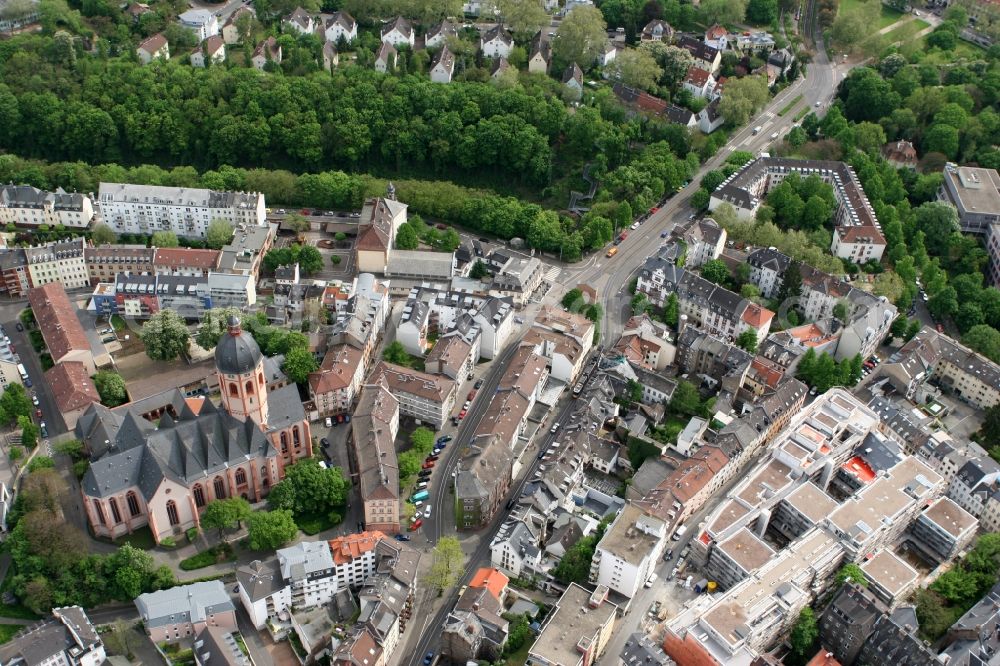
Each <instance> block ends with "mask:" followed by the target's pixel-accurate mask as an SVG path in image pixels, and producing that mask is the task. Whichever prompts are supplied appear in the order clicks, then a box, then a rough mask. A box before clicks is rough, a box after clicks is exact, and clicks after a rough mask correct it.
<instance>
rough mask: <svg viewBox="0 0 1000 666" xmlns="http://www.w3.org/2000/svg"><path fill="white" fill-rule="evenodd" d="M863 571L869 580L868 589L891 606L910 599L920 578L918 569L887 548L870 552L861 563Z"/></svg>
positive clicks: (893, 606)
mask: <svg viewBox="0 0 1000 666" xmlns="http://www.w3.org/2000/svg"><path fill="white" fill-rule="evenodd" d="M861 572H862V573H863V574H864V575H865V580H867V581H868V589H869V590H871V591H872V592H873V593H874V594H875V596H876V597H878V599H879V601H881V602H882V603H884V604H885V605H887V606H888V607H889V608H895V607H896V606H898V605H899V604H900V602H902V601H904V600H905V599H908V598H909V597H910V595H911V594H913V591H914V590H915V589H916V588H917V582H918V581H919V580H920V574H919V573H918V572H917V570H916V569H914V568H913V567H911V566H910V565H909V564H907V563H906V560H904V559H902V558H901V557H899V556H898V555H896V554H895V553H893V552H892V551H891V550H889V549H887V548H883V549H881V550H879V551H877V552H875V553H869V554H868V555H867V556H866V558H865V561H864V562H862V563H861Z"/></svg>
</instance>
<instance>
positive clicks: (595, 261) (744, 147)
mask: <svg viewBox="0 0 1000 666" xmlns="http://www.w3.org/2000/svg"><path fill="white" fill-rule="evenodd" d="M850 67H851V65H850V64H844V65H838V64H837V63H835V62H830V60H829V59H828V58H827V56H826V51H825V49H824V48H823V45H822V41H821V40H819V41H818V45H817V48H816V51H815V57H814V60H813V63H812V64H810V65H809V66H808V73H807V76H806V77H805V78H800V79H799V80H797V81H796V82H795V83H793V84H792V85H790V86H789V87H787V88H785V89H784V90H783V91H781V93H779V94H778V95H777V96H776V97H775V98H774V99H773V100H772V101H771V103H770V104H769V105H768V106H767V107H765V108H764V110H763V111H761V112H760V113H759V114H757V116H756V117H754V118H752V119H751V120H750V122H748V123H747V126H746V127H744V128H743V129H741V130H739V131H737V132H736V133H735V134H733V136H732V137H731V138H730V140H729V143H727V144H726V145H725V146H724V147H723V148H722V149H721V150H720V151H719V152H718V153H717V154H716V155H715V156H714V157H713V158H711V159H709V160H708V161H707V162H705V163H704V164H703V165H702V167H701V169H700V170H699V171H698V172H697V173H696V174H695V175H694V177H692V178H691V180H690V182H689V183H688V185H687V187H685V188H683V189H682V190H681V191H680V192H678V193H676V194H675V195H674V196H673V197H671V198H670V199H668V200H667V201H666V202H665V203H664V204H663V205H662V206H660V209H659V210H658V211H657V212H655V213H653V214H652V215H650V216H649V218H647V219H646V220H645V221H644V222H643V223H642V225H641V226H640V227H639V228H638V229H636V230H635V231H633V232H631V233H630V234H629V236H628V238H626V239H625V240H624V241H623V242H622V243H621V244H620V245H619V246H618V253H617V254H616V255H615V256H614V257H612V258H608V257H606V256H605V255H604V253H603V252H601V253H596V254H595V255H594V256H593V257H591V258H590V259H589V260H588V261H587V262H586V265H585V266H584V267H583V270H578V271H572V272H569V275H568V277H567V278H565V279H564V281H563V284H564V285H566V286H572V285H575V284H578V283H583V284H588V285H590V286H592V287H594V288H596V289H597V290H598V292H599V293H600V294H601V300H602V305H603V306H604V312H605V313H606V315H605V317H604V321H603V322H602V327H601V339H602V340H615V339H617V337H618V336H619V335H620V334H621V331H622V325H623V323H624V321H625V320H626V319H627V317H628V315H629V313H628V311H627V310H628V304H629V300H630V299H631V295H630V294H629V293H628V290H627V289H626V287H627V285H628V283H629V281H630V280H631V278H632V276H633V275H634V274H635V272H636V271H637V270H638V269H639V267H640V266H641V265H642V263H643V262H644V261H645V260H646V258H647V257H648V256H649V255H650V253H651V248H653V247H656V246H657V244H658V243H659V242H660V235H661V234H662V233H663V232H669V231H671V230H673V228H674V226H676V224H677V223H678V222H680V221H682V220H684V219H686V218H687V217H688V215H689V214H691V213H693V212H694V210H693V209H692V208H691V206H690V203H689V202H690V199H691V195H692V194H694V193H695V192H696V191H697V190H698V188H699V183H700V182H701V179H702V177H703V176H704V175H705V174H706V173H708V172H709V171H711V170H713V169H717V168H719V167H720V166H722V164H723V163H724V162H725V161H726V159H727V158H728V157H729V156H730V155H731V154H732V153H733V152H735V151H737V150H740V151H748V152H751V153H754V154H757V153H760V152H766V151H767V148H768V146H770V144H771V143H772V142H773V141H775V139H772V136H773V135H775V134H777V135H778V137H779V138H780V137H783V136H784V135H785V134H787V133H788V131H789V130H790V129H791V128H792V125H794V124H795V121H794V115H795V114H794V113H788V114H785V116H783V117H782V116H779V115H778V111H780V110H781V109H782V108H784V107H785V106H786V105H787V104H788V103H789V102H790V101H791V100H793V99H795V98H796V97H798V96H799V95H802V102H800V105H799V106H797V107H796V108H801V105H802V104H805V105H807V106H809V107H810V108H813V109H816V108H820V107H826V106H827V105H829V103H830V101H831V100H832V99H833V96H834V93H835V92H836V85H837V83H838V82H839V81H840V79H841V78H842V76H843V75H844V73H845V72H846V71H848V70H849V69H850ZM755 128H760V129H756V130H755Z"/></svg>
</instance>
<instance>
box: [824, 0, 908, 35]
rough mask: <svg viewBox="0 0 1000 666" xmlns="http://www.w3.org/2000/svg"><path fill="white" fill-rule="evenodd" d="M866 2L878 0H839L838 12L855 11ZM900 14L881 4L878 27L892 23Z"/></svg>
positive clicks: (900, 16)
mask: <svg viewBox="0 0 1000 666" xmlns="http://www.w3.org/2000/svg"><path fill="white" fill-rule="evenodd" d="M866 2H878V0H840V10H839V12H840V13H844V14H849V13H851V12H856V11H858V10H859V9H861V7H862V6H864V4H865V3H866ZM902 16H903V14H902V13H900V12H897V11H896V10H895V9H891V8H889V7H886V6H885V5H882V13H881V16H879V22H878V27H879V29H880V30H881V29H882V28H884V27H886V26H888V25H892V24H893V23H895V22H896V21H898V20H899V19H900V18H902Z"/></svg>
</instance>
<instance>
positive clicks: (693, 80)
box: [683, 67, 715, 98]
mask: <svg viewBox="0 0 1000 666" xmlns="http://www.w3.org/2000/svg"><path fill="white" fill-rule="evenodd" d="M683 87H684V90H687V91H688V92H690V93H691V94H692V95H694V96H695V97H702V98H705V97H709V96H711V95H712V93H713V92H714V91H715V78H714V77H713V76H712V75H711V73H709V72H708V71H706V70H704V69H701V68H700V67H691V68H689V69H688V71H687V75H686V76H685V77H684V81H683Z"/></svg>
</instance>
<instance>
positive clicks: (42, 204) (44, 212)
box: [0, 185, 94, 229]
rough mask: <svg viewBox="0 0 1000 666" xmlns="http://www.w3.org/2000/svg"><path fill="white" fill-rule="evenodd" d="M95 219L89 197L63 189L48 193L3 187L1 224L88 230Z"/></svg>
mask: <svg viewBox="0 0 1000 666" xmlns="http://www.w3.org/2000/svg"><path fill="white" fill-rule="evenodd" d="M93 218H94V203H93V201H92V200H91V198H90V196H88V195H86V194H80V193H77V192H73V193H68V192H66V191H65V190H63V189H62V188H57V189H56V190H55V191H54V192H46V191H45V190H40V189H38V188H37V187H31V186H30V185H4V186H3V187H0V224H2V225H4V226H6V225H8V224H13V225H15V226H18V227H38V226H41V225H43V224H45V225H48V226H49V227H55V226H60V225H61V226H63V227H66V228H67V229H86V228H87V227H88V226H90V222H91V220H92V219H93Z"/></svg>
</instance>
